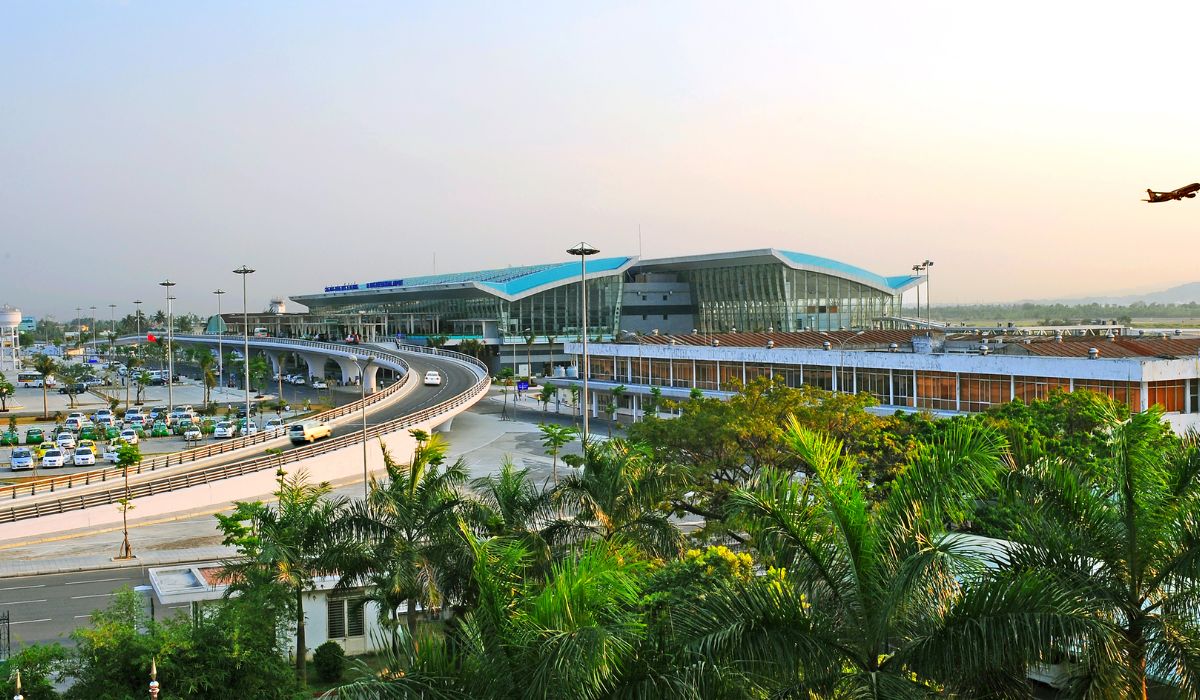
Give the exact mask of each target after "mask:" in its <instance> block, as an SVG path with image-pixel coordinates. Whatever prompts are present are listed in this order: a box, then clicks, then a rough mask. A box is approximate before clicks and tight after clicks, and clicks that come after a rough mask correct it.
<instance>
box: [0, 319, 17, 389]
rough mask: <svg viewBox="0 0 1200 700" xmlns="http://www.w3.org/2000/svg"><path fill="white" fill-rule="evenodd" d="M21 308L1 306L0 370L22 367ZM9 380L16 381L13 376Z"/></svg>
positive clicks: (10, 370)
mask: <svg viewBox="0 0 1200 700" xmlns="http://www.w3.org/2000/svg"><path fill="white" fill-rule="evenodd" d="M20 325H21V310H20V309H14V308H13V307H11V306H9V305H8V304H5V305H4V306H0V372H16V371H17V370H19V369H21V331H20ZM9 381H14V382H15V381H16V378H15V377H14V378H12V379H10V380H9Z"/></svg>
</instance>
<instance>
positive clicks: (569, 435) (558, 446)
mask: <svg viewBox="0 0 1200 700" xmlns="http://www.w3.org/2000/svg"><path fill="white" fill-rule="evenodd" d="M538 430H540V431H542V447H545V448H546V454H548V455H550V456H551V457H552V458H553V460H554V461H553V462H552V463H551V466H550V473H551V474H552V475H553V477H554V485H555V486H557V485H558V453H559V451H561V450H562V448H563V447H565V446H566V445H567V444H569V443H570V442H571V441H572V440H574V439H575V438H577V437H579V431H578V430H576V429H575V428H574V427H572V426H569V425H555V424H553V423H538Z"/></svg>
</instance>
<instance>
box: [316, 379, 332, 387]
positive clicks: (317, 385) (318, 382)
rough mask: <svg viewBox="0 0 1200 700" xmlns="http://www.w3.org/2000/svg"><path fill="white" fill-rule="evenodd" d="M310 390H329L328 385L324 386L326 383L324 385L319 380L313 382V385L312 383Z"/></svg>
mask: <svg viewBox="0 0 1200 700" xmlns="http://www.w3.org/2000/svg"><path fill="white" fill-rule="evenodd" d="M312 388H314V389H328V388H329V385H328V384H326V383H325V382H324V381H323V380H321V379H318V380H316V381H315V382H313V383H312Z"/></svg>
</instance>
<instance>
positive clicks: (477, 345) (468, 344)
mask: <svg viewBox="0 0 1200 700" xmlns="http://www.w3.org/2000/svg"><path fill="white" fill-rule="evenodd" d="M457 349H458V351H459V352H461V353H462V354H464V355H470V356H471V357H474V358H475V359H476V360H480V359H483V356H484V354H485V353H486V352H487V346H486V345H484V344H483V342H482V341H480V340H478V339H476V338H467V339H465V340H461V341H459V343H458V348H457Z"/></svg>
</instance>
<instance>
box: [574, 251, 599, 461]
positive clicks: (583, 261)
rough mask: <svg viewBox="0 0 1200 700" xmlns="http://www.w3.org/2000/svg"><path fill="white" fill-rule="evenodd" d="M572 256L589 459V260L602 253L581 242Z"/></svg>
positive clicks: (584, 443) (584, 428)
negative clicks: (575, 266) (576, 282)
mask: <svg viewBox="0 0 1200 700" xmlns="http://www.w3.org/2000/svg"><path fill="white" fill-rule="evenodd" d="M567 252H568V253H570V254H571V255H578V256H579V322H580V324H581V326H580V327H581V330H582V333H581V336H582V338H583V363H582V365H581V367H580V374H581V375H582V376H583V396H582V397H581V400H582V401H583V435H582V439H583V446H584V458H585V459H586V457H587V442H588V336H587V313H588V310H587V258H588V256H589V255H595V254H596V253H599V252H600V251H599V250H597V249H596V248H593V247H592V246H590V245H588V244H587V243H583V242H580V243H579V245H577V246H575V247H574V248H570V249H568V250H567Z"/></svg>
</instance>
